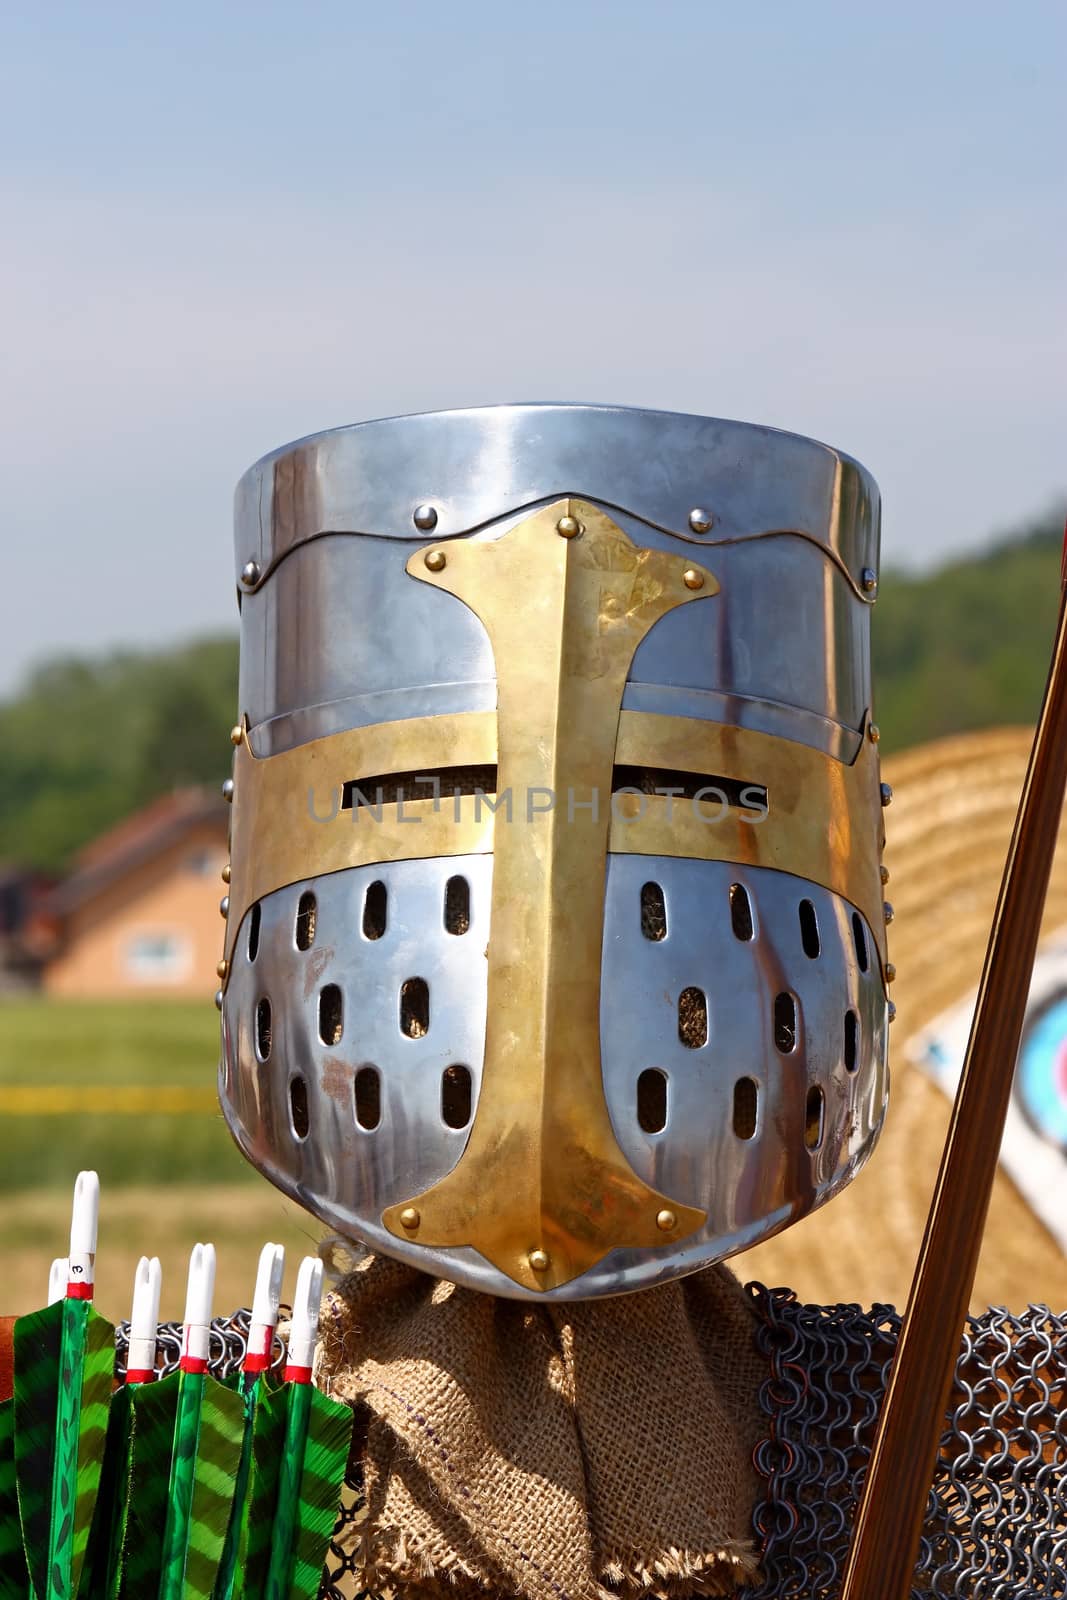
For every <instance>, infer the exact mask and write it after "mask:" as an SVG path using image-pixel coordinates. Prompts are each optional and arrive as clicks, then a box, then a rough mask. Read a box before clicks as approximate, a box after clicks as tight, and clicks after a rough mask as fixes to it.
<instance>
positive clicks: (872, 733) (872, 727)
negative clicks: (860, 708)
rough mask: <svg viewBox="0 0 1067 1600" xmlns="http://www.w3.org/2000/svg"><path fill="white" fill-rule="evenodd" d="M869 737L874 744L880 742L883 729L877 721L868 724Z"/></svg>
mask: <svg viewBox="0 0 1067 1600" xmlns="http://www.w3.org/2000/svg"><path fill="white" fill-rule="evenodd" d="M867 737H868V739H869V740H870V741H871V743H872V744H877V743H878V741H879V739H880V738H881V737H882V730H881V728H880V727H879V726H878V724H877V722H869V723H868V724H867Z"/></svg>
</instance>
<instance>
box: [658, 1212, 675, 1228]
mask: <svg viewBox="0 0 1067 1600" xmlns="http://www.w3.org/2000/svg"><path fill="white" fill-rule="evenodd" d="M677 1226H678V1218H677V1217H676V1216H675V1214H674V1212H673V1211H666V1210H664V1211H659V1212H657V1213H656V1227H657V1228H659V1229H660V1231H661V1232H662V1233H670V1231H671V1229H672V1228H676V1227H677Z"/></svg>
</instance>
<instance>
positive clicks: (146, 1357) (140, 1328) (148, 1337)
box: [126, 1256, 163, 1383]
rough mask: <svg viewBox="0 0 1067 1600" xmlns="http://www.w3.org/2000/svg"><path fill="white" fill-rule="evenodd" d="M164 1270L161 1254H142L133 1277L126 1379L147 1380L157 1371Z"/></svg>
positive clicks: (134, 1381)
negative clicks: (161, 1289) (157, 1345)
mask: <svg viewBox="0 0 1067 1600" xmlns="http://www.w3.org/2000/svg"><path fill="white" fill-rule="evenodd" d="M162 1281H163V1272H162V1269H161V1268H160V1265H159V1257H158V1256H153V1257H152V1259H151V1261H149V1259H148V1257H147V1256H142V1257H141V1259H140V1261H138V1263H137V1271H136V1273H135V1274H134V1279H133V1310H132V1311H131V1313H130V1345H129V1353H128V1355H127V1357H126V1382H127V1383H148V1382H149V1380H150V1379H151V1378H154V1377H155V1372H156V1332H157V1330H158V1328H159V1291H160V1288H161V1286H162Z"/></svg>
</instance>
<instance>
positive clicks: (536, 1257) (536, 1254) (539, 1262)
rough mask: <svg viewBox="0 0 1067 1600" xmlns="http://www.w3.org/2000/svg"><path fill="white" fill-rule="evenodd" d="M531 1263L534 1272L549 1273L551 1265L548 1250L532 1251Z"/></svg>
mask: <svg viewBox="0 0 1067 1600" xmlns="http://www.w3.org/2000/svg"><path fill="white" fill-rule="evenodd" d="M529 1262H530V1266H531V1267H532V1268H533V1270H534V1272H547V1271H548V1269H549V1266H550V1265H551V1263H550V1262H549V1259H548V1252H547V1251H546V1250H531V1251H530V1255H529Z"/></svg>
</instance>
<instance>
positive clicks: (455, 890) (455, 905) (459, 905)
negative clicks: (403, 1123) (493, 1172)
mask: <svg viewBox="0 0 1067 1600" xmlns="http://www.w3.org/2000/svg"><path fill="white" fill-rule="evenodd" d="M470 925H471V886H470V884H469V883H468V882H467V880H466V878H449V880H448V882H447V883H446V884H445V928H446V929H447V931H448V932H449V933H466V931H467V929H468V928H469V927H470ZM463 1126H464V1124H463V1123H460V1127H463Z"/></svg>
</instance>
